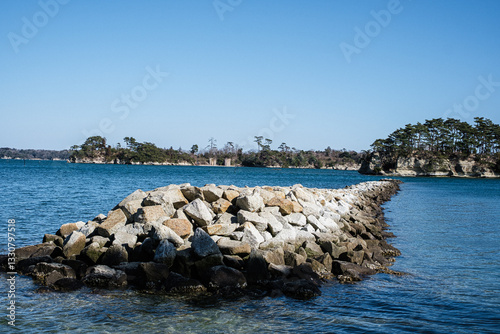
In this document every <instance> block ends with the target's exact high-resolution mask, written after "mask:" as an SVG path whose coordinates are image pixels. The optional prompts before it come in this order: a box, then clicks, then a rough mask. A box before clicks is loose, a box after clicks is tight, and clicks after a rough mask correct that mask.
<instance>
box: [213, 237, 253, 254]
mask: <svg viewBox="0 0 500 334" xmlns="http://www.w3.org/2000/svg"><path fill="white" fill-rule="evenodd" d="M217 246H219V249H220V250H221V252H222V254H227V255H240V256H243V257H244V256H246V255H248V254H250V252H251V251H252V248H251V247H250V244H248V243H246V242H242V241H237V240H231V239H229V238H220V239H219V241H217Z"/></svg>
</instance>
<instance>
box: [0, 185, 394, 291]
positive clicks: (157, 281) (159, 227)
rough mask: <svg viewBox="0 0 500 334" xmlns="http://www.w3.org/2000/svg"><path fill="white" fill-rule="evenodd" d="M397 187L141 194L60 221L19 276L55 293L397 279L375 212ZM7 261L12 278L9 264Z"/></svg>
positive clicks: (25, 253) (29, 253)
mask: <svg viewBox="0 0 500 334" xmlns="http://www.w3.org/2000/svg"><path fill="white" fill-rule="evenodd" d="M399 183H400V181H397V180H381V181H372V182H364V183H360V184H357V185H353V186H349V187H346V188H344V189H313V188H305V187H302V186H301V185H295V186H292V187H268V186H264V187H253V188H248V187H246V188H239V187H235V186H216V185H213V184H209V185H206V186H204V187H194V186H191V185H190V184H182V185H169V186H166V187H162V188H157V189H155V190H152V191H147V192H144V191H142V190H136V191H134V192H133V193H132V194H130V195H129V196H127V197H126V198H125V199H123V200H122V201H121V202H120V203H118V204H117V205H116V206H115V207H114V208H113V209H112V210H111V211H109V213H108V214H107V215H106V216H105V215H103V214H100V215H98V216H97V217H95V218H94V219H93V220H91V221H88V222H86V223H85V222H76V223H67V224H63V225H62V226H61V227H60V228H59V230H57V231H56V232H55V234H45V235H44V237H43V242H42V243H41V244H38V245H33V246H28V247H24V248H20V249H17V250H16V252H15V254H16V270H17V271H18V272H19V273H21V274H25V275H30V276H32V277H33V278H34V279H35V280H36V281H38V282H39V283H40V284H42V285H45V286H47V287H49V288H50V289H53V290H57V291H70V290H75V289H80V288H83V287H87V288H90V289H94V288H124V287H127V286H133V287H135V288H137V289H139V290H143V291H146V292H154V293H200V292H210V293H222V294H224V295H226V296H227V295H234V294H236V295H239V294H244V293H259V294H270V295H281V294H285V295H287V296H290V297H294V298H301V299H306V298H311V297H314V296H317V295H319V294H320V293H321V291H320V289H319V287H320V285H321V283H322V281H324V280H326V279H332V278H337V279H338V280H339V281H340V282H341V283H348V282H354V281H359V280H361V279H362V278H363V277H364V276H366V275H371V274H375V273H377V272H386V273H387V272H392V271H391V270H390V269H388V268H387V267H388V266H390V265H391V264H392V262H393V261H394V257H395V256H398V255H399V254H400V253H399V251H398V250H397V249H395V248H394V247H393V246H391V245H390V244H388V243H387V242H386V240H385V239H386V238H387V237H391V236H392V234H391V233H388V232H386V231H385V228H386V227H387V225H386V223H385V222H384V219H383V212H382V209H381V207H380V206H381V204H382V203H384V202H386V201H388V200H389V199H390V198H391V196H392V195H394V194H395V193H396V192H397V191H398V190H399ZM0 262H1V263H2V267H3V268H4V270H5V269H6V268H7V256H2V257H1V258H0ZM9 271H12V270H9Z"/></svg>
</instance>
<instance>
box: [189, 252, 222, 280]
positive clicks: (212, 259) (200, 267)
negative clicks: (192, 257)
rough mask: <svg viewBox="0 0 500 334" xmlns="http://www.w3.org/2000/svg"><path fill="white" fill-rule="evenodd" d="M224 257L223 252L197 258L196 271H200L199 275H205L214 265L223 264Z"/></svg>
mask: <svg viewBox="0 0 500 334" xmlns="http://www.w3.org/2000/svg"><path fill="white" fill-rule="evenodd" d="M223 259H224V257H223V256H222V254H214V255H209V256H206V257H204V258H203V259H201V260H197V261H196V262H195V263H194V266H195V268H196V272H197V273H198V277H204V276H205V275H206V273H207V271H208V270H209V269H210V268H212V267H215V266H219V265H223V264H224V262H223Z"/></svg>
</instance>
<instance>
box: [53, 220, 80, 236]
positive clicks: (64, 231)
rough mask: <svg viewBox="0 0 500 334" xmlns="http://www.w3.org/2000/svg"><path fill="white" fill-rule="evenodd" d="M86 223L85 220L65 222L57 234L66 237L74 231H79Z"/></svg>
mask: <svg viewBox="0 0 500 334" xmlns="http://www.w3.org/2000/svg"><path fill="white" fill-rule="evenodd" d="M84 225H85V223H84V222H76V223H68V224H63V225H61V227H60V228H59V230H58V231H57V232H56V235H58V236H60V237H62V238H63V239H66V237H67V236H68V235H70V234H71V233H72V232H73V231H77V230H79V229H80V228H82V227H83V226H84Z"/></svg>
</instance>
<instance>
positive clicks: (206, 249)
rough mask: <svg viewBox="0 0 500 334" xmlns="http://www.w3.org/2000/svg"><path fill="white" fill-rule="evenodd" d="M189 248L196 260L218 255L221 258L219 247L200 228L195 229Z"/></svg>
mask: <svg viewBox="0 0 500 334" xmlns="http://www.w3.org/2000/svg"><path fill="white" fill-rule="evenodd" d="M191 247H192V249H193V252H194V254H195V255H196V256H197V257H198V258H204V257H207V256H209V255H220V256H221V257H222V254H221V252H220V250H219V247H218V246H217V244H216V243H215V241H213V239H212V238H211V237H210V235H208V234H207V233H206V232H205V231H203V230H202V229H201V228H197V229H196V230H195V231H194V235H193V238H192V240H191Z"/></svg>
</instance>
